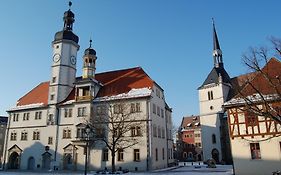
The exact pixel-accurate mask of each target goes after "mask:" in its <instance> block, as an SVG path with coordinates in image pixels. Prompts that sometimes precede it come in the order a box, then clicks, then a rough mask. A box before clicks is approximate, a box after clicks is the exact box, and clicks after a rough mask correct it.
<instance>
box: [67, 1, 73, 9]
mask: <svg viewBox="0 0 281 175" xmlns="http://www.w3.org/2000/svg"><path fill="white" fill-rule="evenodd" d="M68 6H69V9H70V8H71V6H72V2H71V1H69V2H68Z"/></svg>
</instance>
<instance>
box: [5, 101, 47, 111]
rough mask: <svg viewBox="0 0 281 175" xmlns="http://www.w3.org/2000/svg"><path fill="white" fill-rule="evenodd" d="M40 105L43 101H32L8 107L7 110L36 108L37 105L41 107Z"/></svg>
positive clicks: (42, 104)
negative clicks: (31, 102)
mask: <svg viewBox="0 0 281 175" xmlns="http://www.w3.org/2000/svg"><path fill="white" fill-rule="evenodd" d="M42 106H44V103H33V104H28V105H22V106H15V107H12V108H10V110H9V111H13V110H22V109H30V108H38V107H42Z"/></svg>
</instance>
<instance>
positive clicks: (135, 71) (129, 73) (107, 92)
mask: <svg viewBox="0 0 281 175" xmlns="http://www.w3.org/2000/svg"><path fill="white" fill-rule="evenodd" d="M95 78H96V80H97V81H99V82H100V83H102V84H103V87H102V88H101V89H100V91H99V92H98V94H97V96H98V97H104V96H112V95H117V94H121V93H126V92H129V91H130V90H131V89H133V88H134V89H138V88H145V87H148V88H152V87H153V83H154V81H153V80H152V79H151V78H150V77H149V76H148V75H147V74H146V73H145V72H144V70H143V69H142V68H141V67H135V68H130V69H124V70H117V71H110V72H104V73H99V74H96V77H95ZM48 93H49V82H43V83H40V84H39V85H38V86H37V87H35V88H34V89H32V90H31V91H30V92H28V93H27V94H26V95H24V96H23V97H21V98H20V99H19V100H18V103H17V106H22V105H29V104H34V103H43V104H44V105H47V104H48ZM72 99H74V90H72V92H71V93H70V94H69V96H68V97H67V100H72Z"/></svg>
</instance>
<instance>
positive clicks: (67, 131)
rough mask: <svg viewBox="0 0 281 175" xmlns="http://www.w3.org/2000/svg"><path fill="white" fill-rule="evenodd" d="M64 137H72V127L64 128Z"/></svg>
mask: <svg viewBox="0 0 281 175" xmlns="http://www.w3.org/2000/svg"><path fill="white" fill-rule="evenodd" d="M62 138H63V139H70V138H71V130H70V129H64V130H63V133H62Z"/></svg>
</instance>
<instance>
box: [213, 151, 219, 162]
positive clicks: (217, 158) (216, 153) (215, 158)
mask: <svg viewBox="0 0 281 175" xmlns="http://www.w3.org/2000/svg"><path fill="white" fill-rule="evenodd" d="M219 157H220V153H219V151H218V150H217V149H216V148H214V149H213V150H212V158H213V159H214V160H215V161H216V163H219Z"/></svg>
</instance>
